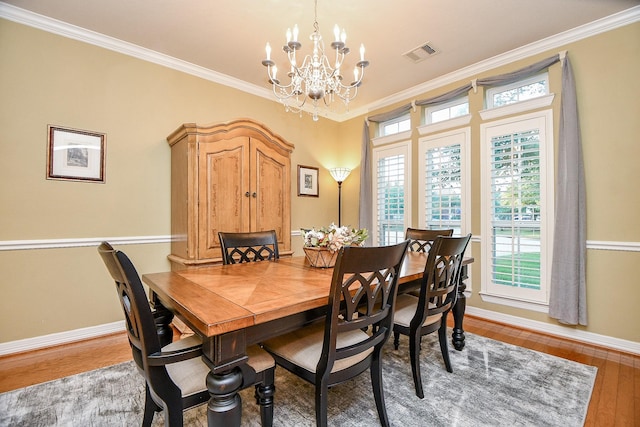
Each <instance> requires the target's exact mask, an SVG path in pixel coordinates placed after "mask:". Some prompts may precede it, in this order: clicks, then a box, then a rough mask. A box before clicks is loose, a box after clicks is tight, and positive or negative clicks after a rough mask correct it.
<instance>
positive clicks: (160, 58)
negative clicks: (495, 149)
mask: <svg viewBox="0 0 640 427" xmlns="http://www.w3.org/2000/svg"><path fill="white" fill-rule="evenodd" d="M0 18H5V19H8V20H10V21H14V22H17V23H20V24H24V25H28V26H30V27H34V28H38V29H40V30H43V31H47V32H50V33H53V34H57V35H61V36H63V37H68V38H71V39H74V40H78V41H81V42H84V43H89V44H92V45H95V46H99V47H102V48H105V49H109V50H112V51H115V52H119V53H122V54H125V55H129V56H133V57H135V58H138V59H142V60H144V61H148V62H152V63H154V64H158V65H161V66H163V67H167V68H171V69H174V70H177V71H181V72H184V73H186V74H191V75H193V76H196V77H200V78H202V79H205V80H209V81H211V82H214V83H218V84H221V85H224V86H228V87H232V88H234V89H238V90H241V91H243V92H246V93H249V94H251V95H255V96H259V97H261V98H265V99H267V100H269V101H273V102H276V103H278V101H277V100H274V99H273V97H272V95H271V90H270V89H268V88H264V87H261V86H257V85H254V84H252V83H247V82H245V81H243V80H240V79H236V78H234V77H231V76H228V75H226V74H222V73H219V72H216V71H213V70H210V69H208V68H204V67H201V66H199V65H195V64H192V63H190V62H187V61H182V60H180V59H177V58H174V57H172V56H169V55H164V54H161V53H158V52H155V51H153V50H150V49H145V48H142V47H140V46H137V45H134V44H132V43H127V42H124V41H122V40H119V39H116V38H113V37H109V36H106V35H104V34H100V33H97V32H95V31H90V30H87V29H84V28H81V27H78V26H75V25H71V24H68V23H66V22H62V21H59V20H57V19H53V18H49V17H47V16H44V15H40V14H37V13H33V12H30V11H27V10H24V9H21V8H19V7H15V6H13V5H9V4H7V3H4V2H0ZM639 20H640V6H635V7H632V8H630V9H627V10H624V11H622V12H618V13H616V14H613V15H610V16H607V17H605V18H602V19H599V20H597V21H594V22H591V23H589V24H585V25H582V26H580V27H576V28H573V29H571V30H568V31H565V32H562V33H560V34H556V35H554V36H551V37H547V38H546V39H542V40H539V41H537V42H534V43H531V44H528V45H525V46H522V47H519V48H517V49H514V50H511V51H509V52H505V53H503V54H500V55H497V56H494V57H492V58H489V59H486V60H484V61H480V62H477V63H475V64H473V65H470V66H468V67H465V68H461V69H459V70H457V71H454V72H452V73H449V74H445V75H443V76H441V77H438V78H435V79H433V80H430V81H428V82H425V83H421V84H419V85H417V86H414V87H412V88H409V89H407V90H404V91H402V92H398V93H396V94H394V95H392V96H389V97H386V98H383V99H381V100H378V101H375V102H372V103H370V104H368V105H366V106H363V107H360V108H357V109H354V110H350V111H349V112H347V113H344V114H337V113H333V112H328V113H324V114H321V116H322V117H326V118H328V119H330V120H334V121H337V122H342V121H346V120H349V119H352V118H354V117H358V116H361V115H366V114H367V113H369V112H370V111H373V110H377V109H380V108H383V107H386V106H388V105H391V104H394V103H397V102H400V101H404V100H407V99H410V98H412V97H414V96H417V95H420V94H423V93H425V92H428V91H430V90H434V89H437V88H439V87H442V86H445V85H447V84H450V83H454V82H456V81H459V80H463V79H466V78H470V77H472V76H475V75H477V74H479V73H482V72H484V71H488V70H491V69H494V68H496V67H499V66H502V65H505V64H509V63H511V62H514V61H517V60H520V59H524V58H528V57H530V56H532V55H535V54H538V53H541V52H545V51H547V50H552V49H556V48H559V47H561V46H564V45H566V44H568V43H572V42H575V41H578V40H582V39H584V38H587V37H591V36H594V35H597V34H600V33H603V32H606V31H610V30H613V29H616V28H619V27H622V26H625V25H629V24H632V23H634V22H637V21H639ZM305 111H307V112H310V111H311V110H310V109H305Z"/></svg>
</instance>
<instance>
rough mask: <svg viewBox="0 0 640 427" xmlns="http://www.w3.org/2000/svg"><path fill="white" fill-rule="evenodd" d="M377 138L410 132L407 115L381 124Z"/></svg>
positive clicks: (409, 121) (409, 122) (409, 119)
mask: <svg viewBox="0 0 640 427" xmlns="http://www.w3.org/2000/svg"><path fill="white" fill-rule="evenodd" d="M378 129H379V136H388V135H395V134H397V133H400V132H405V131H408V130H411V118H410V116H409V114H406V115H404V116H401V117H398V118H395V119H392V120H387V121H386V122H381V123H380V125H379V127H378Z"/></svg>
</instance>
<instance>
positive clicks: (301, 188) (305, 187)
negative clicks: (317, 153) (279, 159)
mask: <svg viewBox="0 0 640 427" xmlns="http://www.w3.org/2000/svg"><path fill="white" fill-rule="evenodd" d="M319 194H320V193H319V188H318V168H314V167H312V166H302V165H298V196H308V197H318V196H319Z"/></svg>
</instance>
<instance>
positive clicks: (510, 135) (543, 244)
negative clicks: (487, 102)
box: [480, 110, 554, 305]
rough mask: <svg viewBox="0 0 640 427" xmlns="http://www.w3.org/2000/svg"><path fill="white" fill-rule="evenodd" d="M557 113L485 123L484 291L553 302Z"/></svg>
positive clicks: (482, 128) (483, 127)
mask: <svg viewBox="0 0 640 427" xmlns="http://www.w3.org/2000/svg"><path fill="white" fill-rule="evenodd" d="M552 120H553V119H552V112H551V110H547V111H540V112H536V113H530V114H525V115H521V116H517V117H512V118H507V119H504V120H497V121H495V122H491V123H486V124H482V125H481V126H480V130H481V132H480V133H481V151H482V154H481V156H482V195H481V197H482V212H483V213H484V215H483V218H482V235H483V248H484V253H486V254H487V256H486V257H483V259H482V270H483V282H482V288H483V289H482V291H483V292H484V293H486V294H487V295H491V296H496V297H505V298H509V299H511V300H514V299H516V300H520V301H526V302H529V303H533V304H534V305H535V304H542V305H544V304H547V303H548V284H549V277H550V265H551V264H550V261H551V254H552V241H553V240H552V238H553V231H552V226H553V218H554V210H553V206H554V203H553V134H552V130H553V125H552Z"/></svg>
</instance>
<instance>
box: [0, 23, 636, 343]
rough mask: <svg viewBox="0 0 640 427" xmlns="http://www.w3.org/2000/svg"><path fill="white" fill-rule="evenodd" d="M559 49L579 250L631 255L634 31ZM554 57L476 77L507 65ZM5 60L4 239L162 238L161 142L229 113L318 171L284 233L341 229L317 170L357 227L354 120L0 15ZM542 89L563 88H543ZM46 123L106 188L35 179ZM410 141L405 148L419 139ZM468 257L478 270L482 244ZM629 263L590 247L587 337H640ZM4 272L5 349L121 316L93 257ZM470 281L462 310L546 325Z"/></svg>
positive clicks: (160, 260) (19, 264)
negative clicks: (578, 137) (582, 203)
mask: <svg viewBox="0 0 640 427" xmlns="http://www.w3.org/2000/svg"><path fill="white" fill-rule="evenodd" d="M566 49H567V50H568V51H569V55H570V57H571V61H572V65H573V68H574V74H575V77H576V82H577V90H578V96H579V110H580V111H579V113H580V119H581V123H582V130H583V146H584V158H585V168H586V172H587V203H588V212H587V216H588V239H589V240H590V241H608V242H635V243H636V246H637V244H638V242H640V225H639V223H638V220H637V212H638V210H639V209H640V191H637V190H636V189H635V185H636V182H640V179H639V178H640V172H639V168H638V167H637V160H636V159H637V158H638V155H639V154H640V153H639V152H640V148H639V147H638V143H637V141H638V137H637V135H640V123H639V121H638V119H637V117H638V116H639V115H640V114H639V113H640V111H639V110H640V106H639V101H638V95H639V94H640V87H639V83H638V80H637V76H638V75H640V24H634V25H631V26H627V27H624V28H621V29H617V30H614V31H610V32H608V33H605V34H602V35H598V36H594V37H591V38H589V39H585V40H582V41H578V42H575V43H572V44H571V45H569V46H567V47H566ZM555 52H557V50H556V51H554V52H547V53H544V54H540V55H536V57H535V58H530V59H527V60H523V61H520V62H518V63H515V64H512V65H510V66H505V67H501V68H499V69H497V70H492V71H491V72H488V73H485V74H484V75H494V74H498V73H501V72H505V71H509V70H512V69H516V68H519V67H520V66H523V65H526V64H529V63H531V62H533V61H534V60H535V59H540V58H544V57H547V56H550V55H551V54H552V53H555ZM0 58H2V60H1V61H0V94H1V95H0V129H2V133H1V135H2V139H1V140H0V178H1V179H0V218H1V219H2V221H1V222H0V241H11V240H38V239H65V238H96V237H133V236H159V235H168V234H170V209H169V197H170V196H169V182H170V176H169V159H170V151H169V147H168V144H167V143H166V140H165V138H166V136H167V135H168V134H169V133H170V132H171V131H173V130H174V129H175V128H176V127H178V126H179V125H180V124H181V123H184V122H196V123H200V124H209V123H219V122H224V121H228V120H231V119H235V118H239V117H249V118H252V119H255V120H258V121H260V122H262V123H264V124H265V125H266V126H268V127H269V128H270V129H272V130H273V131H274V132H276V133H278V134H280V135H281V136H282V137H284V138H285V139H287V140H288V141H289V142H291V143H293V144H294V145H295V147H296V148H295V150H294V152H293V155H292V167H293V168H295V167H296V165H298V164H302V165H310V166H317V167H320V197H319V198H309V197H296V178H295V175H296V174H295V169H294V170H293V171H292V172H293V173H292V196H293V197H292V230H294V231H295V230H298V229H299V228H300V227H309V226H319V225H325V224H328V223H330V222H331V221H335V220H336V218H337V185H336V183H335V182H334V181H333V179H332V178H331V176H330V175H329V173H328V171H327V170H326V168H329V167H334V166H347V167H351V168H352V169H353V172H352V174H351V176H349V178H348V179H347V180H346V181H345V183H344V184H343V218H342V222H343V224H352V225H357V222H358V190H359V178H358V176H359V171H360V169H359V162H360V137H361V132H362V122H363V117H359V118H355V119H352V120H349V121H346V122H342V123H335V122H332V121H330V120H326V119H320V121H318V122H313V121H312V120H311V118H310V117H308V116H304V117H303V118H302V119H300V118H298V116H297V115H292V114H290V113H285V112H284V111H283V108H282V107H281V106H280V105H279V104H277V103H275V102H271V101H268V100H265V99H263V98H259V97H255V96H252V95H248V94H246V93H243V92H240V91H237V90H234V89H230V88H227V87H224V86H220V85H217V84H214V83H212V82H209V81H206V80H203V79H200V78H197V77H193V76H190V75H186V74H183V73H180V72H178V71H174V70H171V69H167V68H164V67H161V66H158V65H154V64H151V63H147V62H144V61H140V60H137V59H134V58H131V57H128V56H124V55H121V54H118V53H114V52H111V51H108V50H104V49H101V48H98V47H95V46H91V45H87V44H83V43H80V42H77V41H73V40H70V39H66V38H63V37H59V36H55V35H51V34H48V33H45V32H42V31H39V30H35V29H32V28H29V27H25V26H22V25H19V24H15V23H12V22H9V21H5V20H0ZM552 73H554V71H552ZM558 76H559V73H557V74H556V75H555V79H556V81H557V77H558ZM553 78H554V77H553V76H552V79H553ZM458 85H459V84H458V83H456V84H452V85H450V86H449V87H446V88H441V89H439V90H438V91H437V92H438V93H442V92H444V91H446V90H448V89H450V88H453V87H456V86H458ZM554 85H556V86H555V87H554ZM552 90H553V91H555V92H556V93H559V92H560V90H559V88H557V83H554V82H553V81H552ZM435 93H436V92H434V93H433V94H435ZM428 95H430V94H425V97H426V96H428ZM422 97H423V96H419V97H417V98H422ZM470 102H471V104H472V109H474V107H473V106H474V105H476V106H478V105H481V102H482V98H481V93H479V94H477V95H471V99H470ZM555 102H556V103H557V102H558V100H556V101H555ZM389 108H391V107H389ZM372 113H373V112H372ZM415 118H416V119H417V115H416V117H415ZM556 119H557V115H556ZM47 124H56V125H61V126H67V127H72V128H79V129H87V130H93V131H99V132H105V133H107V170H106V178H107V182H106V184H92V183H80V182H63V181H51V180H46V179H45V166H46V145H47V142H46V128H47ZM413 140H414V145H416V144H417V135H415V132H414V136H413ZM478 143H479V119H478V117H477V115H475V116H474V119H473V121H472V145H473V149H472V162H473V164H474V166H473V173H472V179H473V182H474V184H473V189H472V190H473V191H472V192H473V198H472V209H473V212H474V215H473V221H472V231H473V232H474V234H475V235H477V236H479V233H480V198H479V181H480V180H479V177H480V175H479V166H478V165H479V147H478ZM414 170H417V169H414ZM414 188H416V189H417V183H414ZM414 223H415V224H414V225H417V215H416V214H415V213H414ZM292 242H293V248H294V250H295V251H296V252H297V254H301V242H300V238H298V237H295V236H294V237H293V238H292ZM123 249H124V250H125V251H126V252H127V253H128V254H129V255H130V256H131V258H132V259H133V260H134V262H135V263H136V265H137V267H138V269H139V271H140V273H145V272H151V271H160V270H165V269H168V268H169V265H168V262H167V261H166V255H167V254H168V252H169V244H145V245H128V246H126V247H124V248H123ZM473 254H474V256H475V257H476V259H478V260H479V259H480V257H481V253H480V246H479V245H478V244H474V245H473ZM639 263H640V252H617V251H602V250H593V249H591V250H589V251H588V277H587V279H588V300H589V326H588V327H586V328H581V329H584V330H586V331H589V332H594V333H597V334H603V335H608V336H611V337H614V338H620V339H624V340H631V341H640V321H638V318H639V316H638V315H637V314H636V313H637V311H636V310H634V308H635V307H636V306H637V303H638V302H640V286H638V279H637V278H636V277H635V276H636V274H635V273H636V270H635V269H634V268H633V267H634V266H635V265H638V264H639ZM0 271H2V281H1V282H0V283H1V284H0V287H1V289H2V290H3V294H4V296H3V298H2V299H0V343H2V342H9V341H14V340H19V339H23V338H30V337H37V336H41V335H46V334H50V333H55V332H63V331H69V330H74V329H78V328H83V327H88V326H96V325H101V324H105V323H109V322H113V321H117V320H120V319H122V314H121V313H120V308H119V306H118V302H117V298H116V296H115V293H114V292H113V285H112V283H111V281H110V280H109V278H108V276H107V273H106V270H105V269H104V267H103V265H102V264H101V262H100V260H99V258H98V256H97V253H96V250H95V248H94V247H87V248H74V249H43V250H21V251H0ZM473 286H474V295H473V296H472V297H471V299H470V300H469V302H468V304H469V305H472V306H475V307H478V308H483V309H487V310H492V311H497V312H500V313H505V314H513V315H517V316H521V317H524V318H527V319H532V320H539V321H543V322H549V323H554V322H553V321H551V320H549V319H548V318H547V316H546V315H542V314H539V313H530V312H527V311H523V310H516V309H508V308H505V307H504V306H499V305H494V304H487V303H484V302H482V300H481V299H480V298H479V297H478V296H477V290H479V289H480V269H479V262H477V263H476V266H475V267H474V271H473Z"/></svg>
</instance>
